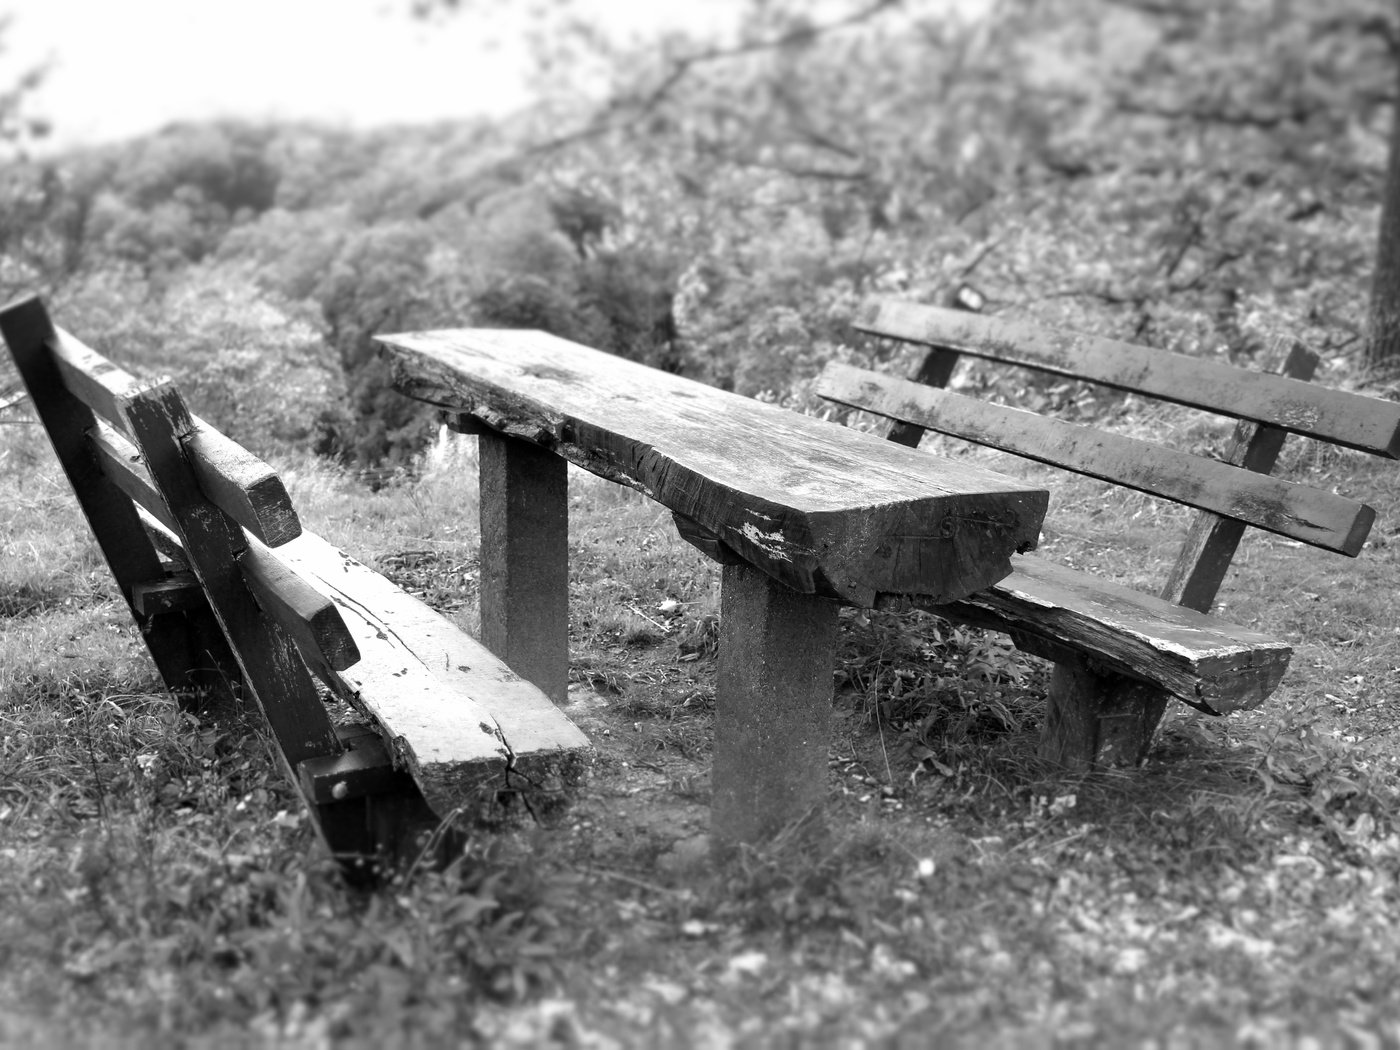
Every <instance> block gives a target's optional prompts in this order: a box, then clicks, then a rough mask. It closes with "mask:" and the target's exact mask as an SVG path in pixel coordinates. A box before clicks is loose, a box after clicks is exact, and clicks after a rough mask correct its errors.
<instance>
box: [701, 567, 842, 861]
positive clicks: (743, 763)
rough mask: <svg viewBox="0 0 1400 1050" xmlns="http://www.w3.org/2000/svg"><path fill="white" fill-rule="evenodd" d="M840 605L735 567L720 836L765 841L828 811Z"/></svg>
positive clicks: (725, 658)
mask: <svg viewBox="0 0 1400 1050" xmlns="http://www.w3.org/2000/svg"><path fill="white" fill-rule="evenodd" d="M837 609H838V606H837V604H836V603H835V602H831V601H826V600H824V599H821V598H816V597H813V596H812V595H808V594H799V593H797V592H796V591H793V590H791V589H789V588H787V587H785V586H783V585H782V584H780V583H778V582H776V581H775V580H773V579H772V578H771V577H769V576H768V575H767V574H765V573H763V572H760V571H759V570H757V569H754V568H752V567H751V566H749V565H746V564H745V565H726V566H725V567H724V576H723V589H722V591H721V596H720V612H721V622H720V645H719V680H718V682H717V684H716V688H715V757H714V771H713V774H712V787H713V791H714V804H713V809H712V817H711V820H712V824H713V831H714V834H715V838H716V839H717V840H718V841H720V842H722V843H725V844H729V845H734V844H738V843H756V842H760V841H762V840H763V839H765V838H767V837H770V836H772V835H773V834H774V833H776V832H777V831H779V830H780V829H782V828H783V827H784V826H785V825H787V824H790V823H792V822H794V821H796V820H799V819H801V818H802V817H804V816H806V815H807V814H809V813H811V812H813V811H814V810H817V809H819V808H820V807H821V805H822V803H823V801H824V800H825V798H826V779H827V769H826V767H827V749H828V747H829V745H830V729H831V726H830V723H831V696H832V661H833V649H834V645H835V640H836V619H837Z"/></svg>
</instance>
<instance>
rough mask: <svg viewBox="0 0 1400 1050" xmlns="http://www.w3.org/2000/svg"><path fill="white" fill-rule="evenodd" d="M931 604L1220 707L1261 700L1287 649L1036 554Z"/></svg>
mask: <svg viewBox="0 0 1400 1050" xmlns="http://www.w3.org/2000/svg"><path fill="white" fill-rule="evenodd" d="M938 611H939V612H940V613H942V614H943V615H946V616H950V617H952V618H954V619H959V620H963V621H965V622H967V623H970V624H973V625H974V626H978V627H991V628H994V629H995V630H999V631H1002V632H1005V633H1007V634H1010V635H1011V637H1012V640H1013V641H1014V642H1015V643H1016V645H1017V646H1018V647H1019V648H1021V649H1024V650H1025V651H1026V652H1030V653H1034V654H1035V655H1037V656H1043V657H1045V658H1047V659H1050V660H1056V661H1065V660H1076V659H1079V658H1080V657H1081V654H1083V655H1084V656H1086V657H1087V659H1089V660H1090V661H1091V662H1093V663H1095V664H1096V665H1097V666H1098V667H1099V668H1100V669H1102V670H1107V671H1110V672H1112V673H1114V674H1119V675H1123V676H1125V677H1127V678H1132V679H1136V680H1138V681H1143V682H1148V683H1150V684H1152V685H1155V686H1158V687H1159V688H1162V689H1165V690H1166V691H1167V692H1169V693H1171V694H1172V695H1174V696H1178V697H1180V698H1182V699H1183V700H1187V701H1189V702H1191V703H1196V704H1205V705H1206V706H1207V707H1209V708H1210V709H1211V710H1213V711H1215V712H1216V713H1219V714H1224V713H1226V712H1228V711H1236V710H1242V709H1247V708H1251V707H1256V706H1258V705H1259V704H1260V703H1262V702H1263V701H1264V699H1265V698H1266V697H1268V695H1269V694H1270V693H1272V692H1273V691H1274V689H1275V688H1276V687H1277V686H1278V684H1279V682H1280V681H1282V680H1283V675H1284V672H1285V671H1287V669H1288V661H1289V658H1290V657H1291V656H1292V653H1293V648H1292V646H1290V645H1289V644H1288V643H1287V642H1281V641H1278V640H1277V639H1274V638H1270V637H1269V636H1268V635H1265V634H1262V633H1260V632H1258V631H1254V630H1251V629H1250V628H1247V627H1239V626H1236V625H1234V624H1230V623H1226V622H1225V621H1223V620H1220V619H1218V618H1217V617H1215V616H1208V615H1206V614H1204V613H1199V612H1196V611H1195V610H1194V609H1188V608H1185V607H1184V606H1180V605H1173V604H1172V603H1171V602H1168V601H1163V600H1162V599H1161V598H1156V597H1153V596H1152V595H1148V594H1143V593H1142V592H1141V591H1136V590H1134V589H1133V588H1131V587H1125V586H1123V585H1122V584H1118V583H1114V582H1112V581H1110V580H1105V579H1103V578H1101V577H1098V576H1091V575H1089V574H1088V573H1084V572H1080V571H1078V570H1076V569H1070V568H1067V567H1066V566H1063V565H1057V564H1055V563H1054V562H1050V561H1047V560H1046V559H1044V558H1038V557H1024V558H1017V559H1016V570H1015V572H1013V573H1012V574H1011V575H1010V576H1008V577H1007V578H1006V579H1005V580H1002V581H1001V582H1000V583H998V584H996V585H995V586H993V587H991V588H989V589H988V590H986V591H984V592H983V593H981V594H977V595H974V596H972V597H970V598H968V599H966V600H964V601H961V602H957V603H954V604H952V605H947V606H943V607H942V608H940V609H939V610H938Z"/></svg>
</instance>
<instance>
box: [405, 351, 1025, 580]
mask: <svg viewBox="0 0 1400 1050" xmlns="http://www.w3.org/2000/svg"><path fill="white" fill-rule="evenodd" d="M379 339H380V342H381V343H383V344H384V346H385V348H386V353H387V355H388V357H389V360H390V363H391V366H392V369H393V376H394V385H395V387H396V388H397V389H398V390H399V391H400V392H401V393H403V394H406V395H408V396H409V397H412V398H415V399H418V400H421V401H426V402H429V403H431V404H435V405H439V406H441V407H443V408H446V409H449V410H452V411H454V412H459V413H463V414H465V415H467V416H470V417H472V418H473V419H474V420H476V421H478V422H479V423H482V424H484V425H486V426H488V427H491V428H492V429H494V430H497V431H500V432H502V433H505V434H507V435H509V436H512V437H515V438H519V439H523V440H526V441H531V442H534V443H536V444H538V445H541V446H543V447H545V448H548V449H550V450H551V451H553V452H554V453H556V454H557V455H559V456H562V457H563V458H565V459H567V460H569V461H570V462H572V463H575V464H577V465H578V466H580V467H582V468H584V469H586V470H589V471H591V472H593V473H595V474H599V475H601V476H603V477H606V478H609V479H610V480H612V481H616V482H619V483H621V484H625V485H629V486H631V487H633V488H636V489H639V490H640V491H642V492H643V493H645V494H646V495H648V496H650V497H651V498H652V499H655V500H656V501H657V502H659V503H661V504H663V505H664V506H666V507H669V508H670V509H671V510H672V511H675V512H676V513H678V514H681V515H684V516H685V517H687V518H690V519H692V520H693V521H695V522H697V523H699V524H700V525H701V526H703V527H704V528H705V529H708V530H709V531H710V532H711V533H713V534H714V535H716V536H717V537H719V538H720V539H721V540H722V541H723V542H724V543H725V544H726V545H727V546H728V547H730V548H731V549H732V550H734V551H735V552H736V553H737V554H739V555H740V556H741V557H743V558H744V560H746V561H748V562H750V563H751V564H753V565H755V566H756V567H758V568H760V569H762V570H763V571H764V572H766V573H768V574H769V575H770V576H772V577H774V578H775V579H778V580H780V581H781V582H782V583H784V584H786V585H787V586H789V587H791V588H793V589H794V590H797V591H799V592H802V593H807V594H818V595H821V596H823V597H829V598H835V599H839V600H842V601H846V602H850V603H852V604H856V605H862V606H868V605H871V604H873V602H874V601H875V599H876V596H877V595H880V594H918V595H922V596H924V597H925V598H929V599H932V600H935V601H952V600H955V599H957V598H959V597H962V596H963V595H966V594H969V593H972V592H974V591H977V590H981V589H982V588H984V587H986V586H989V585H990V584H992V583H994V582H996V581H997V580H999V579H1001V578H1003V577H1004V576H1006V575H1007V574H1008V573H1009V572H1010V571H1011V562H1010V556H1011V555H1012V554H1013V553H1015V552H1017V551H1025V550H1028V549H1030V548H1032V547H1034V545H1035V542H1036V540H1037V538H1038V536H1039V531H1040V523H1041V520H1042V519H1043V517H1044V514H1045V508H1046V503H1047V500H1048V494H1047V493H1046V491H1045V490H1044V489H1037V488H1034V487H1032V486H1030V485H1027V484H1025V483H1023V482H1019V481H1016V480H1013V479H1011V478H1007V477H1004V476H1002V475H999V474H996V473H994V472H992V471H988V470H985V469H983V468H980V467H975V466H971V465H968V464H963V463H958V462H955V461H952V460H947V459H942V458H939V457H935V456H930V455H928V454H927V453H922V452H917V451H915V450H913V449H909V448H905V447H903V446H901V445H897V444H895V443H892V442H888V441H885V440H883V439H881V438H879V437H877V436H875V435H873V434H864V433H860V432H858V431H854V430H851V429H849V428H846V427H842V426H839V425H836V424H834V423H831V422H829V421H827V420H822V419H818V418H816V417H813V416H806V415H802V414H800V413H796V412H791V411H788V410H786V409H782V408H778V407H776V406H773V405H769V404H765V403H763V402H760V401H755V400H753V399H751V398H746V397H740V396H738V395H736V394H732V393H728V392H726V391H722V390H718V389H716V388H714V387H710V386H706V385H704V384H702V383H697V382H694V381H692V380H688V379H684V378H682V377H679V376H675V375H671V374H668V373H665V372H661V371H658V370H656V369H653V368H648V367H646V366H645V365H640V364H637V363H636V362H632V361H628V360H625V359H623V358H620V357H616V356H614V355H611V354H605V353H602V352H600V351H597V350H591V349H589V348H587V347H584V346H580V345H578V344H576V343H571V342H568V341H567V340H564V339H560V338H557V337H555V336H551V335H548V334H546V333H543V332H533V331H488V330H475V329H455V330H446V331H436V332H417V333H409V334H400V335H385V336H380V337H379Z"/></svg>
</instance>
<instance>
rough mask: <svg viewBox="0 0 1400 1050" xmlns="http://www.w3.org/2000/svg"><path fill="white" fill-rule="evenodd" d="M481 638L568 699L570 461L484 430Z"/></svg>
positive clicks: (548, 690) (550, 692)
mask: <svg viewBox="0 0 1400 1050" xmlns="http://www.w3.org/2000/svg"><path fill="white" fill-rule="evenodd" d="M480 442H481V444H480V462H481V641H482V643H483V644H484V645H485V646H486V647H487V648H488V649H490V650H491V651H492V652H493V653H495V654H496V655H497V656H499V657H500V658H501V659H502V660H504V661H505V662H506V664H507V666H509V667H510V669H511V670H513V671H514V672H515V673H516V674H518V675H520V677H522V678H524V679H525V680H526V681H529V682H531V683H533V684H534V685H536V686H538V687H539V688H540V689H541V690H543V692H544V693H545V695H546V696H548V697H549V698H550V699H551V700H553V701H554V702H555V703H563V702H564V700H565V699H566V697H567V692H568V686H569V487H568V473H567V464H566V463H565V462H564V460H562V459H560V458H559V457H558V456H556V455H554V454H553V453H552V452H547V451H545V450H544V449H541V448H539V447H537V446H535V445H532V444H530V443H529V442H526V441H520V440H517V439H515V438H510V437H505V436H504V435H501V434H497V433H494V432H488V433H483V434H482V435H481V437H480Z"/></svg>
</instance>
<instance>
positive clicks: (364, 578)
mask: <svg viewBox="0 0 1400 1050" xmlns="http://www.w3.org/2000/svg"><path fill="white" fill-rule="evenodd" d="M272 553H273V554H274V556H275V557H276V558H278V559H279V560H280V561H281V562H282V563H283V564H284V565H286V566H288V567H289V568H291V569H292V570H293V571H295V572H296V573H298V574H299V575H300V576H302V577H303V578H304V579H306V580H307V581H308V582H309V583H310V584H311V585H312V586H314V587H317V588H318V589H320V590H322V591H324V592H325V593H326V594H328V595H329V596H330V598H331V599H332V600H333V601H334V602H335V603H336V605H337V606H339V608H340V613H341V616H342V617H343V619H344V620H345V623H346V625H347V627H348V628H349V631H350V634H351V636H352V637H353V638H354V639H355V644H356V645H357V646H358V648H359V651H360V654H361V659H360V661H359V662H358V663H356V664H353V665H352V666H350V667H348V668H345V669H344V670H342V671H337V672H334V673H332V674H330V675H328V676H327V677H326V683H327V685H329V686H331V688H332V689H333V690H335V692H336V693H337V694H339V695H340V696H342V697H344V698H345V699H346V700H348V701H349V702H350V703H352V704H354V705H355V706H356V707H357V708H359V709H360V710H361V711H363V712H364V713H365V714H366V715H368V716H369V717H370V718H371V719H373V721H374V722H375V723H376V725H377V726H378V727H379V729H380V733H381V735H382V736H383V738H384V740H385V745H386V747H387V748H388V749H389V751H390V753H391V754H392V755H393V756H394V759H395V762H396V763H397V764H398V765H400V766H401V767H403V768H407V769H408V771H409V772H410V773H411V774H412V775H413V778H414V779H415V780H416V781H417V782H418V785H419V786H420V788H421V789H422V791H423V794H424V796H425V797H426V798H427V800H428V802H429V804H430V805H431V806H432V807H433V809H434V810H436V811H437V812H438V813H439V814H440V815H442V816H446V815H447V814H448V813H450V812H452V811H454V810H457V809H461V808H465V809H466V810H468V811H470V812H471V813H472V815H473V816H474V817H475V818H476V819H482V820H493V819H496V818H497V817H498V816H499V815H500V814H499V813H498V811H497V806H498V805H499V804H500V802H501V799H500V797H499V796H500V795H501V793H503V792H504V793H506V794H507V795H511V796H515V797H518V798H519V799H520V800H521V801H522V803H523V805H524V806H525V807H526V808H528V809H529V810H531V811H532V812H534V813H536V814H537V815H539V814H542V813H544V812H547V811H550V810H553V809H555V808H557V807H558V806H559V805H560V804H562V803H563V802H564V801H565V800H566V797H567V792H568V789H569V788H571V787H572V786H573V785H574V784H576V783H577V781H578V779H579V777H580V776H581V774H582V769H583V754H584V752H586V751H587V750H588V747H589V745H588V740H587V738H586V737H585V736H584V735H583V732H582V731H581V730H580V729H578V727H577V726H575V725H574V724H573V723H572V722H571V721H570V720H569V718H568V716H567V715H565V714H564V713H563V712H562V711H561V710H559V709H558V708H557V707H555V706H554V704H553V703H551V702H550V700H549V698H548V697H547V696H545V695H544V693H542V692H541V691H540V690H539V689H538V688H536V687H535V686H533V685H531V684H530V683H529V682H526V681H525V680H524V679H522V678H520V677H519V676H518V675H516V674H515V673H513V672H512V671H511V670H510V669H509V668H507V667H506V666H505V664H504V663H502V662H501V661H500V660H499V659H498V658H497V657H495V656H494V655H492V653H491V652H490V651H489V650H487V649H486V647H485V646H484V645H482V644H481V643H479V642H477V641H476V640H475V639H473V638H472V637H471V636H470V635H467V634H465V633H464V632H463V631H462V630H461V629H460V628H458V627H457V626H456V625H455V624H453V623H452V622H451V621H449V620H447V619H446V618H444V617H442V616H440V615H438V614H437V613H435V612H433V611H432V610H431V609H429V608H428V607H427V606H425V605H424V604H423V603H422V602H420V601H418V599H416V598H414V597H413V596H412V595H410V594H408V593H407V592H406V591H404V590H403V589H401V588H400V587H398V586H396V585H395V584H394V583H392V582H391V581H389V580H387V579H385V578H384V577H383V576H381V575H379V573H377V572H375V571H374V570H373V569H371V568H369V567H368V566H366V565H363V564H362V563H360V562H358V561H356V560H355V559H354V558H352V557H350V556H349V555H348V554H346V553H345V552H344V551H342V550H340V549H339V548H337V547H335V546H333V545H332V544H330V543H328V542H326V541H325V540H324V539H322V538H321V537H319V536H317V535H315V534H314V533H309V532H303V533H302V534H301V535H300V536H299V537H298V538H297V539H295V540H293V541H291V542H290V543H287V544H284V545H283V546H281V547H279V548H277V550H276V551H274V552H272Z"/></svg>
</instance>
